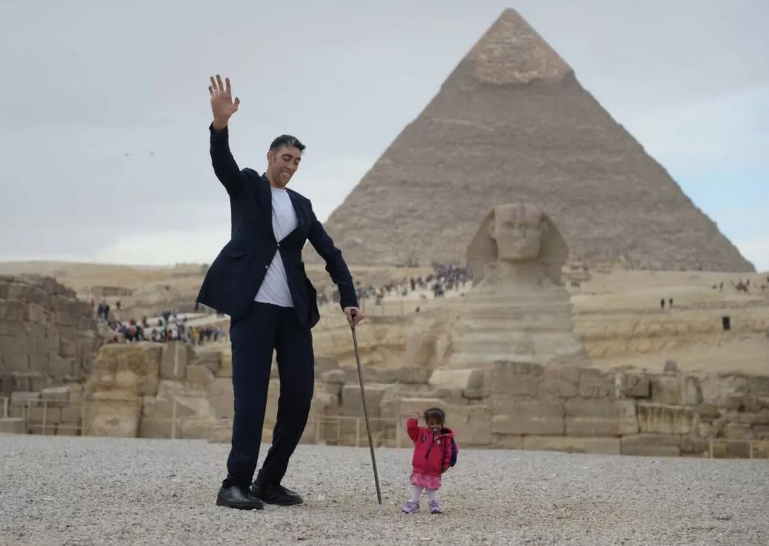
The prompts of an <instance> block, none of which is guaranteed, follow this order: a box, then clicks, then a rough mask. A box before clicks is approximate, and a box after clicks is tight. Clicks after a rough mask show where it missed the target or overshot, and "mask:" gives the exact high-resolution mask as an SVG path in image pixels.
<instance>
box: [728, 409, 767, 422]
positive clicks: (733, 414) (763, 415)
mask: <svg viewBox="0 0 769 546" xmlns="http://www.w3.org/2000/svg"><path fill="white" fill-rule="evenodd" d="M726 419H727V420H728V421H730V422H732V423H742V424H745V425H769V410H765V411H761V412H759V413H745V412H738V411H730V412H728V413H727V415H726Z"/></svg>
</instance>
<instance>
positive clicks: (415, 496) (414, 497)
mask: <svg viewBox="0 0 769 546" xmlns="http://www.w3.org/2000/svg"><path fill="white" fill-rule="evenodd" d="M413 487H414V489H413V490H412V492H411V502H417V501H418V500H419V497H420V496H421V495H422V491H424V492H425V493H427V500H429V501H430V502H433V501H435V489H425V488H424V487H420V486H418V485H415V486H413Z"/></svg>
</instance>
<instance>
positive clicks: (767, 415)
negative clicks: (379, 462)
mask: <svg viewBox="0 0 769 546" xmlns="http://www.w3.org/2000/svg"><path fill="white" fill-rule="evenodd" d="M451 372H454V376H450V375H449V374H450V373H451ZM457 372H464V373H465V375H464V376H463V377H462V376H459V375H457ZM430 382H431V383H432V384H433V385H435V386H436V387H438V394H439V396H438V397H437V399H436V400H431V401H429V402H428V401H424V402H423V403H422V404H423V405H424V404H425V403H430V404H438V403H439V402H440V403H441V405H442V406H444V407H446V409H447V410H448V415H449V419H450V420H451V423H452V425H453V426H454V427H455V428H456V429H457V433H458V434H459V437H460V438H462V439H463V442H464V443H465V444H466V445H476V446H488V447H504V448H513V449H553V450H565V451H576V452H586V453H606V454H623V455H670V456H678V455H687V456H709V454H710V453H709V450H710V444H711V442H710V441H711V440H713V450H714V452H713V456H714V457H719V456H735V457H740V456H744V457H749V456H750V453H749V449H750V448H749V446H750V444H749V443H748V442H747V441H755V445H754V453H753V456H755V457H769V376H751V375H744V374H734V373H729V374H714V373H703V374H679V373H663V374H644V373H640V372H622V371H617V372H604V371H602V370H597V369H593V368H563V367H552V366H551V367H543V366H539V365H535V364H525V363H513V362H496V363H495V364H494V368H493V370H491V371H490V372H481V371H480V370H459V371H453V370H446V371H443V370H441V371H436V372H435V373H434V374H433V376H432V377H431V379H430ZM413 403H414V402H413V401H410V402H409V404H412V405H413ZM403 413H404V412H403V411H402V412H401V414H403Z"/></svg>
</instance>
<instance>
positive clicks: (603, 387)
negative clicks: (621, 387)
mask: <svg viewBox="0 0 769 546" xmlns="http://www.w3.org/2000/svg"><path fill="white" fill-rule="evenodd" d="M615 391H616V387H615V381H614V374H613V373H611V372H604V371H603V370H596V369H590V368H582V369H580V371H579V396H580V397H582V398H607V397H613V396H615Z"/></svg>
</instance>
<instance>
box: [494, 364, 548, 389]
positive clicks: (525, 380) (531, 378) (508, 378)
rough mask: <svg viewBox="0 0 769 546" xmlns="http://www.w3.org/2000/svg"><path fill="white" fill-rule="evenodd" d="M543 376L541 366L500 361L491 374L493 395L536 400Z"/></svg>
mask: <svg viewBox="0 0 769 546" xmlns="http://www.w3.org/2000/svg"><path fill="white" fill-rule="evenodd" d="M543 375H544V368H543V367H542V366H541V365H539V364H534V363H525V362H508V361H499V360H498V361H496V362H494V367H493V369H492V372H491V393H492V395H503V396H519V397H520V396H528V397H531V398H534V397H536V396H537V394H538V392H539V383H540V380H541V379H542V376H543Z"/></svg>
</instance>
